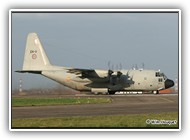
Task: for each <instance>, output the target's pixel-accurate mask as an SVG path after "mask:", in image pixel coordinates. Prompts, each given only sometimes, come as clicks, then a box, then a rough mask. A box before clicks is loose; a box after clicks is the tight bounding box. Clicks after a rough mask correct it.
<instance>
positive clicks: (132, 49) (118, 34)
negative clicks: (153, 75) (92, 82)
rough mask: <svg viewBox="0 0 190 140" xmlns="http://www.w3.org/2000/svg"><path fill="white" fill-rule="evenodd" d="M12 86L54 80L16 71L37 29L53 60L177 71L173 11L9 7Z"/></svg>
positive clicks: (84, 65)
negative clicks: (66, 10) (17, 10)
mask: <svg viewBox="0 0 190 140" xmlns="http://www.w3.org/2000/svg"><path fill="white" fill-rule="evenodd" d="M11 20H12V23H11V27H12V28H11V36H12V44H11V49H12V50H11V51H12V55H11V57H12V89H13V90H14V89H18V88H19V79H20V78H22V81H23V89H31V88H49V87H55V86H57V83H56V82H54V81H52V80H50V79H48V78H46V77H43V76H41V75H36V74H20V73H16V72H14V71H16V70H21V69H22V65H23V58H24V51H25V45H26V38H27V35H28V33H30V32H36V33H37V34H38V36H39V38H40V40H41V43H42V45H43V47H44V49H45V52H46V54H47V56H48V58H49V60H50V62H51V63H52V64H53V65H58V66H65V67H75V68H86V69H108V62H110V65H111V66H113V67H114V69H117V67H118V68H119V65H120V64H121V65H122V69H131V68H132V66H135V65H137V66H138V67H139V68H141V67H142V64H144V68H145V69H154V70H159V69H160V70H161V71H162V72H164V73H165V75H166V76H167V77H168V78H170V79H173V80H174V79H175V77H176V76H177V75H178V49H179V46H178V13H155V12H152V13H143V12H135V13H12V18H11Z"/></svg>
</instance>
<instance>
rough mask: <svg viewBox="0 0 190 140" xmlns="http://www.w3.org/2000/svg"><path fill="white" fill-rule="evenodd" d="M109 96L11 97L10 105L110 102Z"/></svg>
mask: <svg viewBox="0 0 190 140" xmlns="http://www.w3.org/2000/svg"><path fill="white" fill-rule="evenodd" d="M111 102H112V101H111V99H109V98H12V107H22V106H48V105H70V104H93V103H111Z"/></svg>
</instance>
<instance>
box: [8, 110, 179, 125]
mask: <svg viewBox="0 0 190 140" xmlns="http://www.w3.org/2000/svg"><path fill="white" fill-rule="evenodd" d="M154 120H155V121H156V120H158V121H161V120H165V121H167V120H171V121H173V120H174V121H176V122H177V124H153V121H154ZM150 121H152V122H151V123H152V124H151V123H150ZM12 127H13V128H17V127H18V128H22V127H23V128H49V127H50V128H109V127H111V128H152V127H153V128H155V127H156V128H167V127H171V128H177V127H178V112H167V113H160V114H135V115H118V116H80V117H63V118H32V119H13V120H12Z"/></svg>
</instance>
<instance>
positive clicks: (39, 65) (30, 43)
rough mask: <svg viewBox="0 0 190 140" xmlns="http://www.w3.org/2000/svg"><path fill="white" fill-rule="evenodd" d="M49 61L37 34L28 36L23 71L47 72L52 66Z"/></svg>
mask: <svg viewBox="0 0 190 140" xmlns="http://www.w3.org/2000/svg"><path fill="white" fill-rule="evenodd" d="M50 65H51V64H50V62H49V59H48V57H47V55H46V53H45V51H44V49H43V47H42V45H41V43H40V40H39V38H38V35H37V34H36V33H30V34H28V37H27V41H26V49H25V55H24V63H23V70H34V71H35V70H45V69H47V67H48V66H50Z"/></svg>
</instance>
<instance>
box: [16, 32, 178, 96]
mask: <svg viewBox="0 0 190 140" xmlns="http://www.w3.org/2000/svg"><path fill="white" fill-rule="evenodd" d="M16 72H20V73H34V74H41V75H43V76H45V77H47V78H50V79H52V80H54V81H56V82H59V83H61V84H63V85H65V86H67V87H69V88H72V89H75V90H78V91H90V92H93V93H109V94H115V92H117V91H152V92H153V93H158V91H159V90H163V89H167V88H170V87H172V86H173V85H174V82H173V81H172V80H170V79H168V78H167V77H166V76H165V75H164V73H161V72H160V71H155V70H143V69H140V70H132V69H131V70H120V71H113V70H97V69H81V68H69V67H60V66H54V65H52V64H50V62H49V59H48V57H47V55H46V53H45V51H44V49H43V47H42V45H41V43H40V40H39V38H38V35H37V34H36V33H29V34H28V37H27V42H26V49H25V56H24V63H23V69H22V70H19V71H16Z"/></svg>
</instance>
